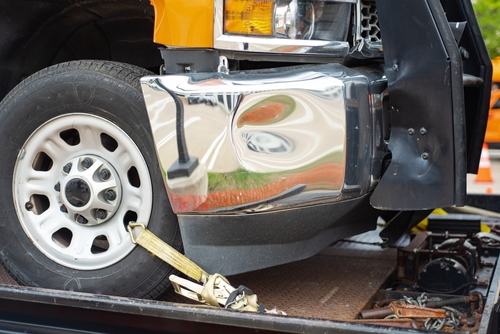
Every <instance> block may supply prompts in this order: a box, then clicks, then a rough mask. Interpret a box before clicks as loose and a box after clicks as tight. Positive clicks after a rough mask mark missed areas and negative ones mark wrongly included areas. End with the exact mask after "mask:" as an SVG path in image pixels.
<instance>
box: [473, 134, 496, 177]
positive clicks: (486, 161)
mask: <svg viewBox="0 0 500 334" xmlns="http://www.w3.org/2000/svg"><path fill="white" fill-rule="evenodd" d="M474 181H476V182H483V183H484V182H489V183H491V182H493V178H492V177H491V162H490V154H489V153H488V145H487V144H486V143H484V144H483V149H482V150H481V159H480V160H479V169H478V171H477V175H476V179H475V180H474Z"/></svg>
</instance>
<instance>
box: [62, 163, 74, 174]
mask: <svg viewBox="0 0 500 334" xmlns="http://www.w3.org/2000/svg"><path fill="white" fill-rule="evenodd" d="M71 167H73V164H72V163H71V162H69V163H67V164H66V165H64V167H63V172H64V173H66V174H68V173H69V172H70V171H71Z"/></svg>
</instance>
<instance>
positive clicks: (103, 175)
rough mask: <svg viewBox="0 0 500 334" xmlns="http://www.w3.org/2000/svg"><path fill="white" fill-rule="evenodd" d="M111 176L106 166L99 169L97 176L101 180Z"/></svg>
mask: <svg viewBox="0 0 500 334" xmlns="http://www.w3.org/2000/svg"><path fill="white" fill-rule="evenodd" d="M110 176H111V172H110V171H109V169H107V168H103V169H101V170H100V171H99V178H100V179H101V180H103V181H105V180H107V179H109V178H110Z"/></svg>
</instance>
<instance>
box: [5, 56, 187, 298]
mask: <svg viewBox="0 0 500 334" xmlns="http://www.w3.org/2000/svg"><path fill="white" fill-rule="evenodd" d="M96 68H97V70H96ZM134 74H135V75H136V76H137V78H138V77H139V76H140V74H139V73H134V71H133V70H132V69H131V68H127V67H126V66H123V67H122V68H121V67H120V65H119V64H115V63H99V62H93V63H85V62H80V63H71V64H65V65H62V66H56V67H53V68H49V69H46V70H44V71H43V72H42V73H40V74H37V75H35V76H34V77H32V78H29V79H28V80H27V81H26V82H24V83H22V84H21V85H20V87H18V88H16V89H14V90H13V92H11V94H9V95H8V96H7V98H6V99H5V100H4V101H3V102H2V104H1V105H0V110H1V113H0V157H1V158H0V159H1V160H0V175H1V176H2V177H1V178H0V187H1V189H3V192H2V196H1V208H0V210H1V211H3V212H1V211H0V214H1V215H2V216H3V218H2V219H1V221H0V245H1V246H2V248H1V251H0V259H1V260H2V262H3V263H4V265H5V266H6V268H7V269H8V270H9V272H10V273H11V274H12V275H13V276H14V278H15V279H17V280H18V281H20V283H23V284H27V285H33V286H43V287H46V288H54V289H66V290H74V291H84V292H93V293H103V294H112V295H124V296H129V297H148V296H149V297H154V296H156V295H157V294H158V293H159V292H160V290H163V289H164V288H165V286H166V285H167V284H168V283H166V281H167V277H168V275H169V273H170V271H171V267H170V266H168V265H167V264H165V263H164V262H163V261H161V260H159V259H158V258H156V257H154V256H153V255H152V254H150V253H148V252H147V251H146V250H144V249H143V248H141V247H139V246H138V247H135V248H134V250H133V251H132V252H130V253H129V254H128V255H127V256H126V257H125V258H124V259H122V260H121V261H119V262H117V263H115V264H114V265H111V266H109V267H107V268H103V269H99V270H88V271H87V270H75V269H71V268H67V267H64V266H62V265H59V264H57V263H56V262H54V261H52V260H50V259H49V258H47V257H46V256H45V255H44V254H43V253H41V252H40V251H39V250H38V248H36V247H35V246H34V245H33V243H32V242H31V241H30V240H29V238H28V237H27V236H26V234H25V232H24V230H23V228H22V227H21V225H20V223H19V220H18V216H17V213H16V210H15V207H14V206H15V203H14V196H13V186H12V182H13V171H14V166H15V163H16V160H17V157H18V154H19V150H20V149H21V147H22V146H23V145H24V143H25V142H26V140H27V139H28V138H29V136H30V135H31V134H32V133H33V132H34V131H35V130H37V129H38V128H39V127H40V126H42V125H43V124H44V123H46V122H48V121H50V120H51V119H54V118H55V117H58V116H61V115H66V114H72V113H84V114H91V115H96V116H99V117H102V118H104V119H106V120H108V121H111V122H112V123H114V124H116V125H117V126H118V127H119V128H121V129H122V130H123V131H124V132H125V133H126V134H127V135H128V136H129V137H130V138H131V139H132V140H133V141H134V143H135V144H136V145H137V147H138V148H139V150H140V151H141V153H142V155H143V157H144V160H145V162H146V164H147V166H148V169H149V173H150V175H151V181H152V187H153V208H152V212H151V218H150V221H149V225H148V228H149V229H150V230H151V231H152V232H153V233H155V234H156V235H158V236H159V237H160V238H162V239H163V240H164V241H166V242H167V243H169V244H171V245H172V246H173V247H174V248H177V249H180V248H181V243H180V235H179V231H178V226H177V220H176V217H175V215H174V213H173V212H172V210H171V208H170V203H169V201H168V197H167V195H166V191H165V187H164V183H163V177H162V174H161V169H160V167H159V166H158V161H157V158H156V154H155V151H154V146H153V141H152V136H151V130H150V125H149V119H148V117H147V114H146V111H145V106H144V100H143V97H142V93H141V91H140V87H139V86H138V82H137V80H136V79H135V81H134V80H132V79H131V77H134ZM114 75H116V76H114Z"/></svg>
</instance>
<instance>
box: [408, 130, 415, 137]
mask: <svg viewBox="0 0 500 334" xmlns="http://www.w3.org/2000/svg"><path fill="white" fill-rule="evenodd" d="M408 134H409V135H410V136H412V135H413V134H415V129H414V128H409V129H408Z"/></svg>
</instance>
